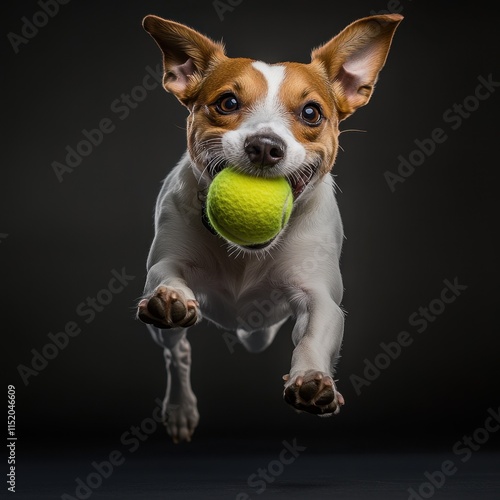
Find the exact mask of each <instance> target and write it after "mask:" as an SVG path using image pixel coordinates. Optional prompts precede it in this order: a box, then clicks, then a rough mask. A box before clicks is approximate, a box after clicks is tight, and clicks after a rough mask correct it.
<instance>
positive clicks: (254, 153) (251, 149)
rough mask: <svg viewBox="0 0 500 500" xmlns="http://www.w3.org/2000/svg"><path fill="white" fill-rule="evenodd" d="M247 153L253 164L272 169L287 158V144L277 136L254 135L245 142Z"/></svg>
mask: <svg viewBox="0 0 500 500" xmlns="http://www.w3.org/2000/svg"><path fill="white" fill-rule="evenodd" d="M245 153H246V154H247V155H248V158H249V159H250V161H251V162H252V163H255V164H256V165H260V166H262V167H272V166H273V165H276V163H278V162H279V161H280V160H281V159H283V157H284V156H285V143H284V142H283V141H282V140H281V139H280V138H279V137H278V136H277V135H269V134H266V135H260V134H256V135H252V136H250V137H248V138H247V140H246V142H245Z"/></svg>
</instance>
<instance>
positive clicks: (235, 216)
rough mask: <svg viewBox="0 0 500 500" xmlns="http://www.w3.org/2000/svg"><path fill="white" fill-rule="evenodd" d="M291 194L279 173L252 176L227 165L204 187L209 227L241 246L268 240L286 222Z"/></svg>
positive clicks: (291, 203) (288, 185)
mask: <svg viewBox="0 0 500 500" xmlns="http://www.w3.org/2000/svg"><path fill="white" fill-rule="evenodd" d="M292 207H293V194H292V189H291V187H290V184H289V183H288V181H287V180H286V179H285V178H283V177H274V178H266V177H254V176H251V175H247V174H244V173H242V172H239V171H237V170H235V169H234V168H231V167H227V168H225V169H224V170H222V171H221V172H220V173H219V174H217V175H216V176H215V178H214V180H213V181H212V183H211V184H210V187H209V189H208V196H207V204H206V212H207V216H208V219H209V221H210V223H211V224H212V226H213V228H214V229H215V230H216V231H217V233H219V234H220V235H221V236H222V237H224V238H225V239H226V240H228V241H231V242H233V243H236V244H238V245H241V246H252V245H259V244H263V243H267V242H269V241H271V240H272V239H273V238H274V237H275V236H276V235H277V234H278V233H279V232H280V231H281V230H282V229H283V228H284V227H285V225H286V223H287V222H288V219H289V218H290V214H291V213H292Z"/></svg>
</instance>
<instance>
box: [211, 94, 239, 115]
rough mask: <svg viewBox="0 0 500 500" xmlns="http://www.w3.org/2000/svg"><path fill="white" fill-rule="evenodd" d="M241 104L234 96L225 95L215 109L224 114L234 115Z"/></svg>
mask: <svg viewBox="0 0 500 500" xmlns="http://www.w3.org/2000/svg"><path fill="white" fill-rule="evenodd" d="M239 107H240V104H239V102H238V99H236V97H235V96H234V94H224V95H223V96H222V97H220V98H219V100H218V101H217V102H216V103H215V109H217V111H218V112H219V113H220V114H222V115H228V114H229V113H233V112H234V111H236V110H237V109H239Z"/></svg>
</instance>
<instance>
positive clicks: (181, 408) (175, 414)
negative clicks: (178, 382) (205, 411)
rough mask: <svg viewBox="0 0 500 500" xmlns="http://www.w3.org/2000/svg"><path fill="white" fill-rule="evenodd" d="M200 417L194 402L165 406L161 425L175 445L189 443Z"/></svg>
mask: <svg viewBox="0 0 500 500" xmlns="http://www.w3.org/2000/svg"><path fill="white" fill-rule="evenodd" d="M199 420H200V416H199V414H198V409H197V407H196V400H194V401H190V402H189V403H184V404H180V405H179V404H167V405H166V407H165V408H164V410H163V423H164V424H165V427H166V429H167V433H168V435H169V436H170V437H171V438H172V441H173V442H174V443H175V444H178V443H181V442H183V441H186V442H188V443H189V442H190V441H191V437H192V435H193V433H194V431H195V429H196V427H197V426H198V422H199Z"/></svg>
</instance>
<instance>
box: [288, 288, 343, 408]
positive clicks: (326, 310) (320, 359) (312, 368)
mask: <svg viewBox="0 0 500 500" xmlns="http://www.w3.org/2000/svg"><path fill="white" fill-rule="evenodd" d="M292 294H293V295H292V296H293V298H292V306H293V308H294V310H295V316H296V318H297V322H296V324H295V327H294V330H293V332H292V340H293V343H294V344H295V349H294V351H293V354H292V365H291V368H290V373H289V374H288V375H285V376H284V379H285V391H284V398H285V400H286V401H287V403H289V404H291V405H292V406H294V407H295V408H296V409H297V410H300V411H307V412H309V413H314V414H317V415H325V416H326V415H332V414H334V413H338V412H339V410H340V406H342V405H343V404H344V398H343V397H342V395H341V394H340V393H339V392H338V391H337V390H336V387H335V382H334V380H333V372H334V364H335V362H336V360H337V358H338V355H339V351H340V347H341V343H342V335H343V331H344V315H343V312H342V310H341V309H340V307H339V306H338V305H337V304H336V303H335V301H334V300H333V299H332V298H331V296H330V294H329V293H328V291H327V290H324V291H311V290H307V291H306V290H300V291H299V292H297V290H294V291H293V292H292Z"/></svg>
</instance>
